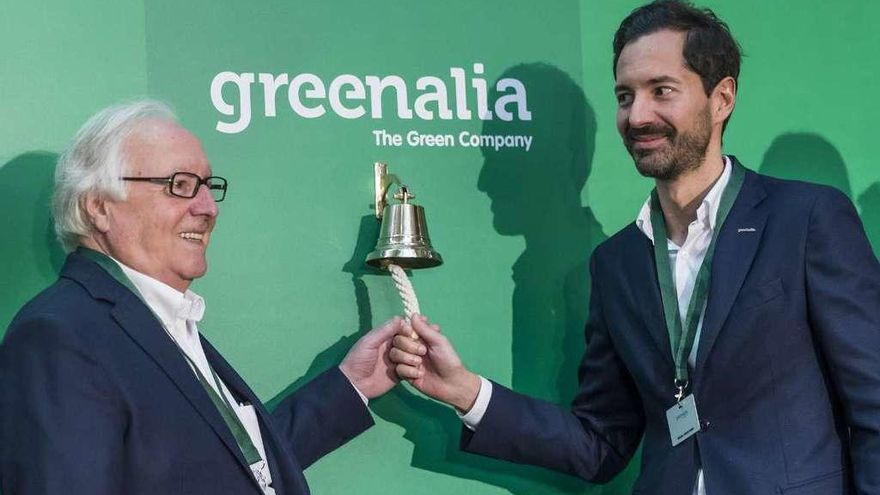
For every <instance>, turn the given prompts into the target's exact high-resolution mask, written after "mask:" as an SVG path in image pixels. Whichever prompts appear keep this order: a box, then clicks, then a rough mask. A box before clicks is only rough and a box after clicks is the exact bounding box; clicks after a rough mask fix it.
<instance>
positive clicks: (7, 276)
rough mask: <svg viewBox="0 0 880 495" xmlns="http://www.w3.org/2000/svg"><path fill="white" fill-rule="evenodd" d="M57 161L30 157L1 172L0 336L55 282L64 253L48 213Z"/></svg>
mask: <svg viewBox="0 0 880 495" xmlns="http://www.w3.org/2000/svg"><path fill="white" fill-rule="evenodd" d="M57 161H58V155H57V154H54V153H49V152H42V151H34V152H29V153H25V154H23V155H19V156H17V157H16V158H14V159H12V160H10V161H9V162H8V163H6V164H4V165H3V166H2V167H0V211H2V212H3V215H2V217H0V232H3V236H2V237H0V259H2V260H3V262H2V263H0V294H3V296H2V299H0V332H3V333H5V330H6V326H7V325H8V324H9V322H10V321H11V320H12V317H13V316H14V315H15V313H16V312H17V311H18V309H19V308H20V307H21V306H22V305H23V304H24V303H25V302H26V301H28V300H29V299H30V298H32V297H33V296H35V295H36V294H37V293H38V292H39V291H40V290H42V289H44V288H45V287H46V286H48V285H49V284H51V283H52V282H54V281H55V279H56V278H57V275H58V270H59V269H60V268H61V265H62V263H63V262H64V252H63V250H62V249H61V246H60V245H59V244H58V242H57V241H56V240H55V232H54V229H53V225H52V215H51V213H50V205H49V203H50V201H51V196H52V184H53V175H54V173H55V164H56V163H57Z"/></svg>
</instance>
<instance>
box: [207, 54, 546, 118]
mask: <svg viewBox="0 0 880 495" xmlns="http://www.w3.org/2000/svg"><path fill="white" fill-rule="evenodd" d="M482 74H483V64H480V63H476V64H474V66H473V74H468V73H467V72H466V71H465V70H464V69H462V68H460V67H451V68H450V69H449V78H450V79H451V84H452V89H451V91H450V89H449V88H448V87H447V82H446V81H444V80H443V79H441V78H439V77H437V76H422V77H419V78H418V79H417V80H416V82H415V86H414V87H412V86H411V85H410V84H409V83H408V82H407V81H406V80H404V79H403V78H402V77H400V76H396V75H387V76H381V77H380V76H372V75H368V76H363V77H358V76H356V75H353V74H341V75H339V76H336V77H335V78H333V80H331V81H330V84H329V85H328V84H325V83H324V80H323V79H321V77H319V76H317V75H315V74H311V73H303V74H297V75H295V76H293V77H291V76H290V75H288V74H284V73H282V74H268V73H259V74H255V73H253V72H231V71H224V72H220V73H219V74H217V75H216V76H214V79H213V81H211V102H212V103H213V104H214V108H215V109H216V110H217V111H218V112H220V113H221V114H222V115H224V116H226V117H230V119H224V118H222V117H221V118H220V119H218V120H217V126H216V128H217V130H218V131H220V132H223V133H227V134H237V133H239V132H242V131H244V130H245V129H247V128H248V126H249V125H250V123H251V117H252V115H253V109H252V108H251V96H252V94H253V93H252V91H262V94H263V108H262V114H263V116H265V117H275V116H276V114H277V102H278V100H279V99H280V98H282V97H284V96H286V100H287V103H288V104H289V106H290V110H291V111H293V112H294V113H295V114H297V115H299V116H300V117H304V118H307V119H316V118H318V117H321V116H323V115H324V114H326V113H327V110H328V107H329V110H330V111H332V112H333V113H335V114H336V115H338V116H340V117H342V118H345V119H359V118H361V117H364V116H366V115H367V114H368V113H369V116H370V118H373V119H382V118H383V116H384V115H385V112H386V110H388V109H385V108H383V105H382V99H383V95H384V94H385V93H386V92H388V91H390V92H391V93H389V94H393V96H394V98H393V99H394V102H395V103H396V104H395V110H396V111H397V118H399V119H413V118H418V119H421V120H434V119H435V118H437V119H440V120H452V119H457V120H471V119H472V118H474V114H476V116H477V118H479V119H480V120H492V119H495V118H497V119H500V120H504V121H511V120H513V119H514V118H516V119H518V120H532V113H531V112H530V111H529V109H528V104H527V98H526V88H525V86H524V85H523V83H522V82H521V81H519V80H518V79H513V78H502V79H499V80H498V81H497V82H496V83H495V91H496V92H497V93H498V97H497V98H496V99H495V101H494V104H493V106H492V109H490V107H489V106H490V104H491V102H489V91H488V88H487V84H486V80H485V79H484V78H482V77H480V76H482ZM257 81H258V84H255V82H257ZM228 85H231V86H232V87H234V89H233V90H232V93H231V94H230V91H229V90H226V91H224V88H225V87H227V86H228ZM254 86H255V87H254ZM471 90H473V91H471ZM225 96H231V97H232V98H230V99H227V98H226V97H225ZM453 109H454V111H453ZM258 111H259V110H258Z"/></svg>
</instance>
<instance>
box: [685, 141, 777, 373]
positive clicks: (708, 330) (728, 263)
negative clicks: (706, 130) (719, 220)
mask: <svg viewBox="0 0 880 495" xmlns="http://www.w3.org/2000/svg"><path fill="white" fill-rule="evenodd" d="M733 160H734V162H735V163H736V165H737V166H742V165H739V163H738V162H736V159H735V158H734V159H733ZM766 195H767V194H766V192H765V191H764V188H763V187H762V185H761V183H760V178H759V177H758V175H757V174H755V173H754V172H751V171H747V172H746V177H745V182H744V183H743V186H742V189H741V190H740V193H739V196H738V197H737V199H736V202H735V203H734V205H733V208H732V209H731V211H730V214H729V215H728V217H727V220H726V221H725V222H724V225H722V226H721V232H719V234H718V240H717V241H716V242H717V243H718V245H717V247H716V248H715V258H714V259H713V260H712V276H711V279H710V281H709V284H710V285H709V298H708V300H707V302H706V312H705V315H704V317H703V327H702V330H701V332H700V341H699V347H698V348H697V361H696V370H700V369H702V368H703V366H705V364H706V360H707V358H708V356H709V354H710V352H711V351H712V346H713V345H714V344H715V340H716V339H717V338H718V333H719V332H720V331H721V328H722V327H723V326H724V322H725V321H727V318H728V316H729V315H730V309H731V307H732V306H733V302H734V300H736V296H737V295H738V294H739V291H740V288H741V287H742V284H743V281H744V280H745V278H746V275H747V274H748V272H749V269H750V268H751V266H752V260H754V258H755V253H756V252H757V250H758V246H759V245H760V243H761V237H762V235H763V232H764V225H765V223H766V221H767V212H766V211H763V210H761V209H759V208H757V205H758V204H759V203H760V202H761V201H762V200H763V199H764V198H765V197H766ZM696 375H697V377H696V379H697V380H699V373H696Z"/></svg>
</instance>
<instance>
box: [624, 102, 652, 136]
mask: <svg viewBox="0 0 880 495" xmlns="http://www.w3.org/2000/svg"><path fill="white" fill-rule="evenodd" d="M653 121H654V105H653V104H652V103H651V100H650V99H649V98H645V97H642V96H638V95H636V96H634V97H633V101H632V103H631V104H630V106H629V112H628V114H627V122H628V123H629V127H633V128H638V127H643V126H645V125H646V124H650V123H651V122H653Z"/></svg>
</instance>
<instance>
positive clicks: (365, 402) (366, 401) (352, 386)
mask: <svg viewBox="0 0 880 495" xmlns="http://www.w3.org/2000/svg"><path fill="white" fill-rule="evenodd" d="M339 371H342V368H339ZM342 376H344V377H345V379H346V380H348V383H350V384H351V388H353V389H354V391H355V392H357V394H358V397H360V398H361V400H362V401H364V405H365V406H367V405H369V404H370V399H367V396H366V395H364V394H363V393H361V391H360V390H358V388H357V387H355V386H354V383H352V381H351V380H350V379H349V378H348V376H347V375H346V374H345V373H343V374H342Z"/></svg>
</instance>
